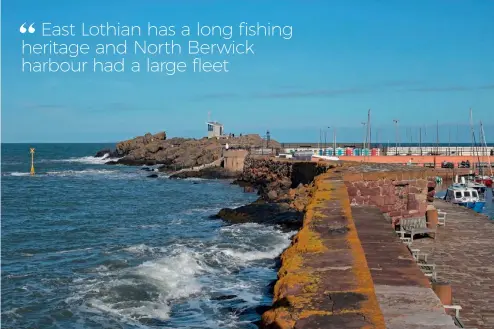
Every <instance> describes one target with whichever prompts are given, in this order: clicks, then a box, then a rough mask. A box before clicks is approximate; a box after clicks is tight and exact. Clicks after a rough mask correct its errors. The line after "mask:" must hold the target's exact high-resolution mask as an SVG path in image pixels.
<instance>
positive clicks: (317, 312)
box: [298, 310, 333, 319]
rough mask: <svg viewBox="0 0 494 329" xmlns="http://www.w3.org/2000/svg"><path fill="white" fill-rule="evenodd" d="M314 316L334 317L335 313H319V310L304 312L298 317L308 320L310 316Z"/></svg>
mask: <svg viewBox="0 0 494 329" xmlns="http://www.w3.org/2000/svg"><path fill="white" fill-rule="evenodd" d="M312 315H333V312H329V311H317V310H312V311H302V313H300V315H299V316H298V318H299V319H304V318H308V317H309V316H312Z"/></svg>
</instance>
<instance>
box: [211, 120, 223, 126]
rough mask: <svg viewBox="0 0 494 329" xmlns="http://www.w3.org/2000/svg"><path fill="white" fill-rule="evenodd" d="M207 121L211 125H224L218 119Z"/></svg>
mask: <svg viewBox="0 0 494 329" xmlns="http://www.w3.org/2000/svg"><path fill="white" fill-rule="evenodd" d="M207 123H208V124H210V125H215V126H223V124H221V123H219V122H216V121H209V122H207Z"/></svg>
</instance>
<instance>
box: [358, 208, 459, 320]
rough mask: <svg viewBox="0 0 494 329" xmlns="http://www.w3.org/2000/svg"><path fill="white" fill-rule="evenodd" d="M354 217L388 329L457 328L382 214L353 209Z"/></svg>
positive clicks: (368, 210)
mask: <svg viewBox="0 0 494 329" xmlns="http://www.w3.org/2000/svg"><path fill="white" fill-rule="evenodd" d="M352 214H353V218H354V221H355V226H356V229H357V231H358V236H359V238H360V243H361V244H362V248H363V250H364V253H365V257H366V259H367V264H368V266H369V269H370V271H371V275H372V280H373V282H374V289H375V292H376V296H377V301H378V303H379V306H380V308H381V311H382V313H383V316H384V320H385V323H386V328H387V329H415V328H430V329H432V328H434V329H455V328H457V327H456V326H455V325H454V322H453V320H452V318H451V316H449V315H447V314H446V312H445V310H444V307H443V305H442V304H441V302H440V300H439V298H438V297H437V296H436V294H435V293H434V291H433V290H432V289H431V284H430V282H429V280H428V278H426V277H425V276H424V274H423V273H422V271H421V270H420V269H419V268H418V266H417V264H416V262H415V260H414V259H413V258H412V256H411V254H410V251H409V250H408V248H407V247H406V246H405V245H404V244H403V243H402V242H401V241H400V240H399V239H398V238H397V236H396V233H394V232H393V229H392V228H391V225H389V221H387V220H385V218H384V216H383V214H382V212H381V211H380V210H379V209H378V208H376V207H369V206H354V207H352Z"/></svg>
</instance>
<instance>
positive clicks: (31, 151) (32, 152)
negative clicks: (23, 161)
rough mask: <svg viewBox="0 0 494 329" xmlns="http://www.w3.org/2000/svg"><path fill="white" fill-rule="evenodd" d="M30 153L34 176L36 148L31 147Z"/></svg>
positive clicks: (32, 174)
mask: <svg viewBox="0 0 494 329" xmlns="http://www.w3.org/2000/svg"><path fill="white" fill-rule="evenodd" d="M29 153H31V176H34V147H31V149H30V151H29Z"/></svg>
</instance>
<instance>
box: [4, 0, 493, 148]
mask: <svg viewBox="0 0 494 329" xmlns="http://www.w3.org/2000/svg"><path fill="white" fill-rule="evenodd" d="M493 13H494V1H489V0H471V1H452V0H402V1H394V0H389V1H387V0H320V1H317V0H312V1H307V0H300V1H295V0H286V1H281V0H280V1H261V0H250V1H240V0H239V1H219V0H218V1H214V0H211V1H199V0H196V1H192V0H180V1H178V0H167V1H165V0H146V1H134V0H119V1H113V0H106V1H101V0H84V1H80V0H72V1H67V0H47V1H38V0H23V1H18V0H3V1H2V17H1V18H2V19H1V21H2V35H1V37H2V38H1V39H2V52H1V56H2V64H1V75H2V84H1V86H2V87H1V92H2V98H1V105H2V108H1V110H2V113H1V115H2V118H1V119H2V132H1V137H2V142H116V141H119V140H124V139H128V138H132V137H134V136H138V135H143V134H144V133H146V132H151V133H155V132H159V131H163V130H165V131H166V132H167V134H168V136H169V137H177V136H183V137H194V138H200V137H203V136H205V135H206V134H207V130H206V124H205V122H206V121H207V119H208V112H210V113H211V114H210V117H211V119H213V120H216V121H220V122H221V123H223V124H224V125H225V131H226V132H232V133H237V134H238V133H244V134H246V133H259V134H261V135H264V134H265V133H266V131H268V130H269V131H270V133H271V137H272V138H273V139H275V140H278V141H282V142H308V141H313V142H317V141H318V140H319V138H320V137H319V136H320V131H321V129H323V130H324V131H326V134H327V135H332V131H333V129H334V130H336V133H337V139H338V141H348V142H360V141H362V139H363V135H364V129H365V126H364V125H363V124H362V123H363V122H366V121H367V111H368V110H369V109H371V127H372V131H373V134H374V135H373V137H372V139H373V140H376V138H378V139H380V141H382V142H385V141H391V143H392V142H393V141H395V139H396V137H395V136H396V126H395V125H394V124H393V120H394V119H396V120H398V129H397V130H398V134H399V138H400V141H401V142H404V141H408V140H411V141H413V142H416V141H417V140H418V139H419V131H420V130H419V128H422V130H423V131H428V134H427V135H423V136H422V139H423V141H429V142H432V141H435V140H436V133H435V130H436V125H437V124H438V125H439V127H440V129H439V135H440V137H439V139H440V141H441V142H447V140H448V139H449V140H452V141H456V140H461V141H464V142H470V141H471V139H470V136H471V135H470V127H469V109H470V108H472V110H473V121H474V123H475V129H478V127H479V121H480V120H482V121H483V124H484V129H485V135H486V139H487V140H488V141H491V142H492V141H494V119H493V116H492V113H494V16H493ZM47 22H49V23H52V24H53V25H69V24H74V25H75V26H76V29H78V30H80V26H81V24H82V23H84V24H85V25H86V26H89V25H99V24H106V23H107V22H108V23H109V24H111V25H116V24H117V23H119V24H120V25H139V26H142V27H143V31H144V33H145V30H146V29H147V24H148V23H151V24H153V25H165V26H169V25H174V26H176V27H177V30H180V28H179V27H181V26H183V25H190V26H191V27H193V30H194V29H195V27H196V25H197V23H198V22H199V23H200V24H201V25H220V26H225V25H232V26H234V27H236V26H238V24H239V23H241V22H247V23H248V24H250V25H255V24H257V23H259V24H261V25H267V24H268V23H269V24H271V25H282V26H284V25H290V26H292V27H293V32H292V38H291V39H289V40H285V39H283V38H280V37H279V36H278V37H275V36H273V37H250V38H246V37H240V36H238V35H236V36H235V37H233V38H232V39H230V40H225V39H223V38H221V37H219V36H212V37H197V36H195V35H192V36H188V37H187V36H186V37H184V36H180V33H178V35H176V36H173V37H162V38H157V37H148V36H147V35H144V36H141V37H134V38H127V40H128V41H130V42H134V41H136V40H137V41H139V40H140V42H142V41H143V40H147V41H148V42H156V43H159V42H164V41H171V40H173V41H174V42H176V43H179V44H181V45H182V46H183V49H184V51H185V52H186V51H187V42H189V41H190V40H195V41H198V42H201V43H207V44H209V43H230V42H232V41H235V42H236V43H242V42H245V40H248V41H249V42H250V43H251V44H254V49H255V54H254V55H252V54H250V55H234V56H224V55H204V56H202V57H201V58H202V59H203V60H208V61H223V60H228V61H230V66H229V72H228V73H225V72H223V73H204V72H203V73H193V72H190V71H187V72H185V73H178V74H176V75H174V76H169V75H166V74H164V73H148V72H140V73H132V72H130V69H128V68H126V71H125V72H123V73H118V72H112V73H94V72H85V73H49V72H44V73H29V72H22V58H23V55H22V49H21V48H22V42H23V40H24V42H27V43H41V44H44V43H49V42H50V41H52V42H53V41H55V42H59V43H88V44H90V45H91V46H94V45H95V44H96V43H121V42H123V40H124V39H125V38H124V37H101V38H96V37H92V38H91V37H81V36H72V37H49V36H42V33H41V30H42V29H41V24H42V23H47ZM23 23H27V24H26V27H27V26H29V25H30V24H31V23H35V25H34V27H35V28H36V32H35V33H33V34H29V33H28V34H21V33H20V32H19V28H20V26H21V25H22V24H23ZM235 32H237V31H236V30H235ZM24 57H25V60H28V61H46V60H48V57H50V56H37V57H33V56H24ZM90 57H93V56H89V57H84V56H81V57H79V58H77V59H73V60H76V61H77V60H79V61H89V60H92V59H91V58H90ZM194 57H195V56H192V55H181V56H180V55H173V56H166V55H162V56H161V57H153V58H152V59H151V60H157V61H186V62H188V63H190V62H191V61H192V59H193V58H194ZM51 58H52V59H53V60H59V61H67V60H69V58H67V57H60V56H59V57H57V56H56V55H55V56H51ZM100 58H102V57H100ZM120 58H121V56H120V55H113V56H107V57H105V58H104V60H120ZM102 59H103V58H102ZM126 60H128V61H141V62H142V63H145V60H146V56H145V55H128V56H126ZM328 127H331V129H328ZM431 131H434V133H431ZM323 134H324V133H323ZM327 138H328V139H329V137H327Z"/></svg>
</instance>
